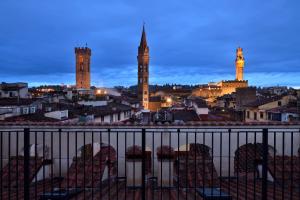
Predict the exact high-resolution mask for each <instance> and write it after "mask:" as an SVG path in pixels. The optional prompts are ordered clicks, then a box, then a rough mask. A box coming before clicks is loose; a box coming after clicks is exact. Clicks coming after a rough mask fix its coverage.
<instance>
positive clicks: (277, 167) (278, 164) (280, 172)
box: [268, 156, 300, 188]
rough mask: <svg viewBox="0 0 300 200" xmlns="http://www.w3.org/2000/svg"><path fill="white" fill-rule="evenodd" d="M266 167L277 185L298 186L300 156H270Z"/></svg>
mask: <svg viewBox="0 0 300 200" xmlns="http://www.w3.org/2000/svg"><path fill="white" fill-rule="evenodd" d="M268 169H269V172H270V173H271V175H272V176H273V177H274V179H275V181H276V183H278V184H279V185H281V186H282V185H284V186H285V187H295V188H299V187H300V158H299V157H298V156H275V158H273V157H272V158H270V159H269V163H268Z"/></svg>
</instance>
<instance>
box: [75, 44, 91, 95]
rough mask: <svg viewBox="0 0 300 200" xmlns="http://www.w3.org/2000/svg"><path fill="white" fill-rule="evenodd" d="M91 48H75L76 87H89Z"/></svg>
mask: <svg viewBox="0 0 300 200" xmlns="http://www.w3.org/2000/svg"><path fill="white" fill-rule="evenodd" d="M91 53H92V51H91V49H90V48H88V47H83V48H82V47H79V48H75V55H76V88H77V89H87V90H89V89H90V87H91V76H90V73H91V71H90V59H91Z"/></svg>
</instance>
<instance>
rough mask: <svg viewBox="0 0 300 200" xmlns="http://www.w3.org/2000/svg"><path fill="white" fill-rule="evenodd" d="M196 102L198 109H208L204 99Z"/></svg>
mask: <svg viewBox="0 0 300 200" xmlns="http://www.w3.org/2000/svg"><path fill="white" fill-rule="evenodd" d="M194 102H195V104H196V105H197V106H198V108H208V106H207V104H206V101H204V100H203V99H200V98H196V99H195V100H194Z"/></svg>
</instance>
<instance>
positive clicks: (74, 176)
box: [62, 144, 116, 188]
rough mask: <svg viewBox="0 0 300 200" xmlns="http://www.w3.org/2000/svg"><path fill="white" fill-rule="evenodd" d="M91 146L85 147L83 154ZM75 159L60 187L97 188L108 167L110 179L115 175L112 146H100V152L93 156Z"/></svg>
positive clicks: (114, 155) (114, 157)
mask: <svg viewBox="0 0 300 200" xmlns="http://www.w3.org/2000/svg"><path fill="white" fill-rule="evenodd" d="M90 147H91V144H87V145H85V149H84V150H83V151H84V152H86V151H88V149H90ZM84 155H86V156H81V157H75V158H74V159H73V163H72V164H71V166H70V168H69V170H68V173H67V176H66V177H65V179H64V180H63V182H62V187H63V188H65V187H69V188H75V187H84V186H85V187H89V188H91V187H92V188H93V187H98V186H99V184H100V183H101V181H102V175H103V173H104V169H105V167H106V166H108V171H109V175H110V177H114V176H115V175H116V168H115V162H116V151H115V150H114V148H113V147H112V146H108V145H105V144H102V145H101V149H100V151H99V152H98V153H97V154H96V155H95V156H87V155H88V153H86V154H84Z"/></svg>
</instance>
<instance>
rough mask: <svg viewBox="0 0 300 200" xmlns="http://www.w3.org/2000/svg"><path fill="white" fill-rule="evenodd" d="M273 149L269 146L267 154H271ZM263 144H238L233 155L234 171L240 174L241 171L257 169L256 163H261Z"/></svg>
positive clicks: (247, 171)
mask: <svg viewBox="0 0 300 200" xmlns="http://www.w3.org/2000/svg"><path fill="white" fill-rule="evenodd" d="M273 152H274V149H273V147H272V146H269V155H273V154H274V153H273ZM262 158H263V145H262V144H261V143H256V144H252V143H248V144H245V145H243V146H240V147H239V148H238V149H237V150H236V152H235V156H234V171H235V173H239V174H238V175H239V176H241V175H242V174H243V173H251V172H255V171H256V170H257V165H258V164H261V163H262Z"/></svg>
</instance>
